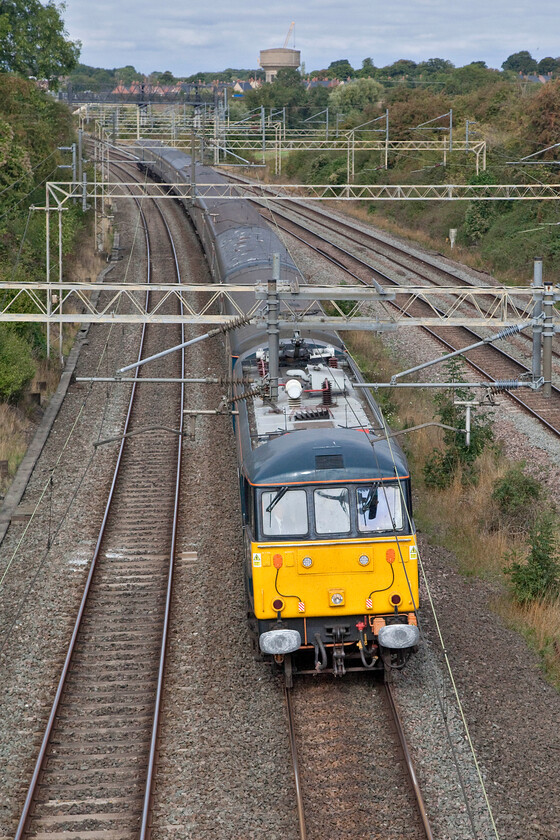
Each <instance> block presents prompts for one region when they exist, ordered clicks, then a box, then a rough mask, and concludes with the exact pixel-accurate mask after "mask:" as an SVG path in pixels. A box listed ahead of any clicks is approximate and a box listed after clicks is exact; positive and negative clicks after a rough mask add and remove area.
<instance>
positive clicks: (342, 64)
mask: <svg viewBox="0 0 560 840" xmlns="http://www.w3.org/2000/svg"><path fill="white" fill-rule="evenodd" d="M327 71H328V72H329V73H330V78H331V79H352V78H354V76H355V75H356V71H355V70H354V68H353V67H352V65H351V64H350V62H349V61H348V59H347V58H342V59H339V60H338V61H331V63H330V64H329V66H328V67H327Z"/></svg>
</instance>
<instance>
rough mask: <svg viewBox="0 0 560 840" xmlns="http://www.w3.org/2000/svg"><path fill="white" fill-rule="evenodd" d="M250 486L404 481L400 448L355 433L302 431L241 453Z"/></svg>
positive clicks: (406, 469)
mask: <svg viewBox="0 0 560 840" xmlns="http://www.w3.org/2000/svg"><path fill="white" fill-rule="evenodd" d="M243 467H244V470H245V472H246V475H247V478H248V480H249V481H250V483H251V484H254V485H258V486H259V485H260V486H278V485H286V484H302V483H305V484H308V483H325V482H329V483H331V482H349V481H372V480H380V479H381V480H382V479H394V478H395V477H397V476H398V477H400V478H404V477H407V476H408V467H407V464H406V460H405V457H404V454H403V452H402V450H401V449H400V447H399V446H398V445H397V444H396V443H395V442H394V441H391V442H390V443H388V442H387V441H386V440H375V439H374V437H373V436H372V435H371V434H369V433H368V432H365V431H360V430H358V429H302V430H298V431H295V432H290V433H289V434H284V435H281V436H279V437H277V438H274V439H272V440H269V441H268V443H267V444H266V445H265V446H259V447H258V448H257V449H254V450H253V451H252V452H250V453H247V457H246V459H245V460H244V464H243Z"/></svg>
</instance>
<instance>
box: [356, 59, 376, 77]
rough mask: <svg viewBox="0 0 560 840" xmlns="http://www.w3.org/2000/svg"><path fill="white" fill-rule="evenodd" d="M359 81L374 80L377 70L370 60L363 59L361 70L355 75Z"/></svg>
mask: <svg viewBox="0 0 560 840" xmlns="http://www.w3.org/2000/svg"><path fill="white" fill-rule="evenodd" d="M356 75H357V76H359V77H360V79H375V77H376V75H377V68H376V67H375V65H374V63H373V59H372V58H364V60H363V61H362V69H361V70H359V71H358V73H357V74H356Z"/></svg>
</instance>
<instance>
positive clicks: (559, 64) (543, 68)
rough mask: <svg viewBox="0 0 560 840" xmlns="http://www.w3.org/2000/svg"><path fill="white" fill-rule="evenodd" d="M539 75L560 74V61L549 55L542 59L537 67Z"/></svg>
mask: <svg viewBox="0 0 560 840" xmlns="http://www.w3.org/2000/svg"><path fill="white" fill-rule="evenodd" d="M537 73H541V74H543V75H548V74H549V73H553V74H554V73H555V74H558V73H560V59H558V58H552V56H550V55H547V56H546V57H545V58H541V60H540V61H539V64H538V66H537Z"/></svg>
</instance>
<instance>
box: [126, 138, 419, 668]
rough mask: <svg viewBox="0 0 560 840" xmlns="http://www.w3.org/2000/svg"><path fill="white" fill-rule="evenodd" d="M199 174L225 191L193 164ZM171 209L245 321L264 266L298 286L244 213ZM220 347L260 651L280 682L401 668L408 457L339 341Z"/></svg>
mask: <svg viewBox="0 0 560 840" xmlns="http://www.w3.org/2000/svg"><path fill="white" fill-rule="evenodd" d="M139 157H140V159H139V162H138V166H139V168H140V169H142V170H143V171H146V172H148V173H149V174H150V175H151V176H153V177H154V178H156V179H159V180H160V181H163V182H164V183H183V182H184V183H186V184H190V182H191V160H190V158H189V157H188V156H187V155H185V154H184V153H183V152H181V151H178V150H177V149H172V148H167V147H164V146H158V145H155V144H153V143H152V144H149V145H145V146H143V147H142V148H141V150H140V154H139ZM195 177H196V181H197V182H198V183H204V184H209V183H221V182H222V181H224V180H225V178H223V177H222V176H221V175H220V174H219V173H217V172H215V171H214V170H212V169H210V168H207V167H203V166H201V165H199V164H197V165H196V173H195ZM178 198H179V200H180V201H182V202H183V204H184V206H185V209H186V210H187V212H188V214H189V216H190V217H191V219H192V221H193V223H194V226H195V228H196V230H197V232H198V235H199V238H200V240H201V242H202V245H203V247H204V251H205V253H206V257H207V260H208V263H209V266H210V270H211V272H212V275H213V277H214V279H215V280H216V282H219V283H235V284H237V285H240V284H247V286H248V287H249V288H250V289H251V291H248V292H247V295H246V298H247V299H246V300H245V301H239V303H240V307H241V308H242V311H246V310H245V309H244V308H243V307H244V304H249V303H254V299H255V297H254V291H253V288H254V286H255V284H266V283H267V282H268V281H269V280H270V277H271V273H272V271H273V255H275V254H276V255H279V263H280V271H279V275H280V276H279V280H280V285H282V284H285V285H287V286H288V287H290V286H291V284H293V283H297V281H298V280H299V279H300V277H299V272H298V270H297V268H296V266H295V265H294V263H293V261H292V259H291V258H290V256H289V254H288V252H287V250H286V248H285V247H284V245H283V244H282V243H281V242H280V240H279V239H278V237H277V236H276V234H275V233H274V232H273V230H272V229H271V228H270V227H269V225H268V224H267V223H266V222H265V221H264V220H263V219H262V218H261V216H260V214H259V212H258V210H257V209H256V208H255V207H254V206H253V205H251V204H250V202H248V201H246V200H243V199H240V200H239V201H237V200H235V199H212V198H205V199H201V198H196V199H195V201H194V202H192V201H190V199H185V198H181V197H180V196H179V195H178ZM276 260H278V257H276ZM277 264H278V263H277ZM247 308H248V306H247ZM295 326H297V324H295ZM228 344H229V347H228V350H229V352H230V356H231V365H232V371H233V382H234V383H236V384H234V385H233V391H232V398H233V399H235V407H236V409H237V410H238V412H239V413H238V415H236V416H235V420H234V425H235V434H236V439H237V453H238V463H239V480H240V490H241V506H242V514H243V530H244V535H245V560H244V565H245V571H244V577H245V587H246V593H247V600H248V612H249V625H250V629H251V632H252V634H253V636H254V639H255V643H256V644H257V645H258V648H259V650H260V652H261V654H262V655H263V656H264V657H265V659H266V660H268V661H270V662H274V663H276V664H277V665H279V666H281V667H283V668H284V671H285V673H286V679H287V681H288V682H290V681H291V676H292V673H293V672H299V673H318V672H326V673H333V674H335V675H337V676H340V675H343V674H344V673H345V672H347V671H352V670H382V669H383V668H401V667H402V666H403V665H404V664H405V663H406V661H407V659H408V657H409V656H410V654H411V652H412V651H413V650H414V649H415V648H416V646H417V644H418V641H419V631H418V627H417V609H418V552H417V546H416V536H415V528H414V522H413V519H412V506H411V488H410V476H409V472H408V467H407V463H406V459H405V457H404V454H403V452H402V451H401V449H400V448H399V447H398V446H397V445H396V443H395V442H394V439H391V438H388V437H387V434H386V432H387V430H386V427H385V424H384V421H383V418H382V415H381V411H380V409H379V407H378V406H377V404H376V403H375V401H374V400H373V397H372V396H371V395H370V393H369V392H368V391H367V390H365V389H356V388H355V387H354V385H355V383H356V382H357V381H359V380H360V378H361V377H360V373H359V370H358V368H357V366H356V365H355V363H354V361H353V360H352V358H351V357H350V356H349V354H348V353H347V352H346V350H345V348H344V345H343V343H342V342H341V340H340V338H339V337H338V336H337V335H336V334H333V333H328V334H321V333H318V332H316V331H314V332H310V331H305V330H299V329H296V330H293V331H292V332H291V334H288V335H285V336H283V335H280V337H279V340H278V339H275V340H274V341H272V340H269V331H268V330H267V329H266V328H264V329H259V328H257V327H255V326H251V325H249V326H244V327H241V328H238V329H236V330H234V331H232V332H231V333H230V334H229V339H228ZM269 344H270V346H271V347H272V348H275V347H276V345H278V361H277V362H276V361H275V359H272V360H271V358H270V350H269ZM273 353H275V350H274V349H273ZM273 368H274V372H275V377H274V379H275V378H276V372H277V373H278V383H279V387H278V393H277V395H276V389H273V390H272V392H271V389H270V384H271V376H270V373H271V370H272V369H273ZM273 381H274V380H273Z"/></svg>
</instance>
